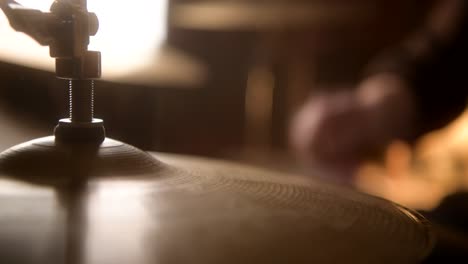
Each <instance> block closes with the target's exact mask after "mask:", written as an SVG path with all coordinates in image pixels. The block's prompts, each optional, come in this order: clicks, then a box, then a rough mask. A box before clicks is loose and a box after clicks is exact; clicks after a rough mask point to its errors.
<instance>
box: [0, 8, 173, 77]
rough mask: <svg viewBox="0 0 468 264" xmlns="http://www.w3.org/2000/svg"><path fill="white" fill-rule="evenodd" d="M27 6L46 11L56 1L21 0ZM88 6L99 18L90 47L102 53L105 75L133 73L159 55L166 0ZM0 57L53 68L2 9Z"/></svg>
mask: <svg viewBox="0 0 468 264" xmlns="http://www.w3.org/2000/svg"><path fill="white" fill-rule="evenodd" d="M17 2H19V3H21V4H22V5H24V6H26V7H31V8H36V9H40V10H42V11H47V10H48V9H49V7H50V5H51V4H52V2H53V0H18V1H17ZM88 9H89V10H90V11H91V12H95V13H96V14H97V15H98V17H99V20H100V27H99V32H98V34H97V35H96V36H95V37H92V38H91V45H90V47H89V48H90V50H98V51H101V52H102V69H103V77H104V78H113V77H118V76H121V75H125V74H127V73H128V72H134V71H135V70H138V69H139V68H142V67H145V66H146V65H148V64H149V63H150V62H151V61H152V59H153V58H154V57H155V56H157V51H158V47H160V45H161V44H162V43H163V42H164V40H165V37H166V15H167V0H157V1H154V0H132V1H124V0H89V1H88ZM0 36H1V41H0V60H3V61H6V62H10V63H15V64H20V65H24V66H28V67H34V68H40V69H46V70H50V71H52V70H54V60H53V59H51V58H50V57H49V51H48V48H47V47H42V46H40V45H39V44H37V43H36V42H35V41H34V40H32V39H31V38H29V37H28V36H26V35H25V34H23V33H18V32H15V31H14V30H13V29H12V28H11V27H10V26H9V23H8V21H7V20H6V17H5V16H4V14H3V13H2V12H0Z"/></svg>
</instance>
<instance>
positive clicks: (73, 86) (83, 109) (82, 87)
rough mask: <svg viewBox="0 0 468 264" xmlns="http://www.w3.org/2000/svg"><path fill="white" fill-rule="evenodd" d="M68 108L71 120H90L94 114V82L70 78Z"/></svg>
mask: <svg viewBox="0 0 468 264" xmlns="http://www.w3.org/2000/svg"><path fill="white" fill-rule="evenodd" d="M69 110H70V119H71V121H72V122H91V121H92V120H93V115H94V82H93V81H92V80H70V82H69Z"/></svg>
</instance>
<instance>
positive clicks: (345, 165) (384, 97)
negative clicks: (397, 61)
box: [290, 74, 413, 175]
mask: <svg viewBox="0 0 468 264" xmlns="http://www.w3.org/2000/svg"><path fill="white" fill-rule="evenodd" d="M412 102H413V101H412V98H411V96H410V93H409V91H408V87H407V86H406V84H405V82H404V81H403V80H402V79H400V78H398V76H395V75H391V74H379V75H375V76H372V77H370V78H368V79H366V80H364V81H363V82H362V83H361V84H360V85H359V86H358V87H357V89H347V90H344V91H340V92H335V93H328V94H322V95H318V96H314V97H312V98H310V99H309V100H308V101H307V102H306V103H305V105H304V106H303V107H302V108H301V109H300V111H299V112H298V113H297V115H296V116H295V117H294V118H293V120H292V124H291V133H290V139H291V145H292V148H293V150H294V151H295V152H296V153H297V154H298V156H299V158H300V159H301V160H303V161H304V162H306V163H307V165H310V166H314V167H316V169H318V170H320V171H323V170H326V171H330V172H332V173H336V172H339V173H340V174H347V175H350V174H352V172H353V171H354V169H356V168H357V166H358V165H359V163H360V162H361V161H362V160H363V159H364V158H365V157H366V155H367V154H368V153H369V152H370V151H374V150H376V149H379V148H383V147H384V146H385V145H386V144H388V143H389V141H390V140H392V139H395V138H400V137H403V136H405V135H406V134H407V133H408V132H409V131H410V128H411V119H412V116H413V103H412Z"/></svg>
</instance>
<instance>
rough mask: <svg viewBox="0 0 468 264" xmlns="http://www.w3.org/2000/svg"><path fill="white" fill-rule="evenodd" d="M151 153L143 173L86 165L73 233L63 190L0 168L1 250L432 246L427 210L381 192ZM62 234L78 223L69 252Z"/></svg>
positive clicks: (262, 257) (204, 259)
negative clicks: (96, 171) (104, 171)
mask: <svg viewBox="0 0 468 264" xmlns="http://www.w3.org/2000/svg"><path fill="white" fill-rule="evenodd" d="M152 155H153V156H155V157H157V159H159V160H160V162H157V163H155V164H154V166H156V167H157V168H155V170H153V171H151V172H150V173H141V174H137V173H135V176H134V177H130V176H127V177H122V176H115V177H112V176H110V177H109V176H108V175H107V176H106V177H91V178H90V179H89V181H88V182H87V184H86V191H84V192H83V193H82V195H81V198H80V201H82V205H83V206H82V207H80V208H79V209H78V211H80V212H81V214H74V215H75V218H74V221H72V222H71V223H74V225H72V226H69V227H68V228H71V229H72V231H73V232H71V233H70V232H69V231H70V229H67V227H66V223H67V221H66V218H67V213H66V210H65V207H64V201H63V200H66V199H67V198H66V197H67V195H68V194H69V193H68V192H67V191H59V189H57V188H55V189H54V188H52V187H49V186H47V185H32V184H26V183H24V182H19V181H16V180H13V179H11V178H10V177H9V175H3V176H4V177H1V179H0V208H1V210H0V259H2V260H7V262H5V263H25V264H26V263H51V264H54V263H67V264H68V263H83V264H98V263H99V264H107V263H109V264H110V263H134V264H149V263H204V264H207V263H208V264H209V263H345V262H352V263H418V262H419V261H420V260H421V259H422V258H423V257H424V256H425V255H426V254H428V252H429V251H430V250H431V247H432V242H433V241H432V235H431V232H430V229H429V226H428V224H427V222H426V221H425V220H424V219H423V218H422V217H420V216H418V215H417V214H415V213H413V212H411V211H409V210H407V209H405V208H402V207H400V206H397V205H395V204H393V203H390V202H388V201H385V200H382V199H378V198H374V197H370V196H367V195H364V194H360V193H357V192H354V191H352V190H348V189H344V188H341V187H337V186H333V185H328V184H325V183H322V182H316V181H311V180H306V179H302V178H298V177H295V176H288V175H283V174H280V173H276V172H272V171H268V170H263V169H258V168H253V167H246V166H242V165H239V164H234V163H230V162H224V161H214V160H209V159H203V158H195V157H187V156H178V155H168V154H161V153H152ZM80 215H81V216H80ZM80 219H81V220H80ZM72 220H73V219H72ZM68 223H69V224H70V222H68ZM66 230H69V231H66ZM66 234H68V235H70V234H75V236H77V239H75V240H73V239H72V241H75V242H76V240H78V242H77V243H78V244H79V246H77V248H75V249H72V250H75V251H76V252H75V253H74V256H75V258H73V260H70V261H68V262H67V261H65V259H67V256H66V255H67V254H69V251H70V249H69V248H68V249H67V247H66V244H67V241H68V243H70V240H69V239H70V238H66ZM67 252H68V253H67Z"/></svg>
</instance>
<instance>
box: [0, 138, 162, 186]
mask: <svg viewBox="0 0 468 264" xmlns="http://www.w3.org/2000/svg"><path fill="white" fill-rule="evenodd" d="M161 167H162V163H161V162H159V161H158V160H157V159H154V158H152V157H151V156H150V155H149V154H148V153H146V152H143V151H141V150H139V149H137V148H135V147H133V146H131V145H128V144H124V143H122V142H119V141H116V140H112V139H108V138H106V139H105V140H104V142H103V143H102V144H101V145H100V146H97V147H96V146H93V145H92V144H91V145H90V144H83V143H78V144H75V145H63V144H61V143H58V142H56V141H55V138H54V137H45V138H39V139H35V140H32V141H29V142H25V143H22V144H20V145H17V146H14V147H12V148H10V149H7V150H6V151H4V152H2V153H1V154H0V170H1V171H2V172H4V173H6V174H7V175H10V176H11V177H13V178H15V179H21V180H25V181H31V182H35V183H39V184H45V185H50V186H54V185H62V184H66V182H67V180H70V179H71V178H73V177H77V176H78V177H83V178H84V179H85V178H87V177H90V178H92V177H95V176H96V175H99V176H100V177H103V176H106V175H111V176H113V177H115V176H127V175H133V176H135V175H139V174H147V173H153V172H155V171H157V170H159V169H160V168H161ZM75 174H76V175H75Z"/></svg>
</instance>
